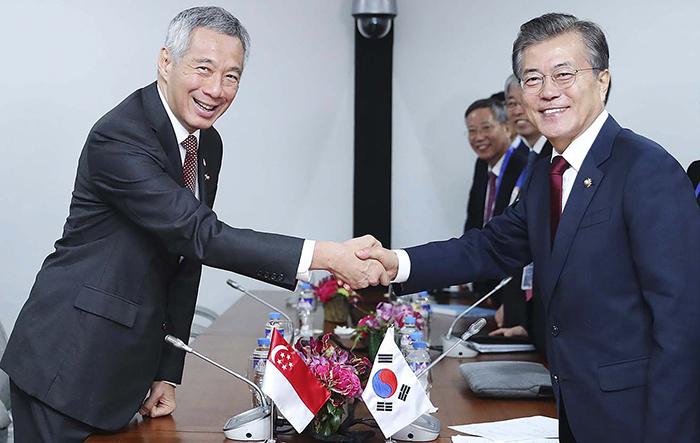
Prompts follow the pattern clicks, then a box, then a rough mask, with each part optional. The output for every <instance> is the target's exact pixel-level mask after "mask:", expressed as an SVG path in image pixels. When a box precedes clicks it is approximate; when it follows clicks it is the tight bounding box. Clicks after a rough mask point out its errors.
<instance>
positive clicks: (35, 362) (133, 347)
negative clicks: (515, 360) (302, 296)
mask: <svg viewBox="0 0 700 443" xmlns="http://www.w3.org/2000/svg"><path fill="white" fill-rule="evenodd" d="M248 48H249V37H248V33H247V31H246V30H245V28H244V27H243V25H241V23H240V22H239V21H238V20H237V19H236V18H235V17H234V16H233V15H231V14H230V13H229V12H227V11H226V10H224V9H222V8H218V7H197V8H191V9H188V10H185V11H183V12H181V13H180V14H178V15H177V16H176V17H175V18H174V19H173V20H172V22H171V23H170V26H169V28H168V34H167V38H166V42H165V45H164V46H163V47H162V48H161V50H160V53H159V57H158V79H157V81H156V82H154V83H152V84H151V85H149V86H146V87H145V88H142V89H139V90H137V91H136V92H134V93H133V94H131V95H130V96H129V97H127V98H126V99H125V100H124V101H123V102H122V103H121V104H119V105H118V106H117V107H115V108H114V109H113V110H111V111H110V112H109V113H107V115H105V116H104V117H103V118H102V119H100V120H99V121H98V122H97V123H96V124H95V126H94V127H93V128H92V130H91V131H90V133H89V135H88V139H87V142H86V143H85V146H84V148H83V151H82V154H81V156H80V160H79V164H78V173H77V177H76V181H75V189H74V191H73V197H72V200H71V205H70V214H69V216H68V219H67V220H66V223H65V226H64V230H63V236H62V238H61V239H60V240H58V241H57V242H56V250H55V251H54V252H53V253H52V254H51V255H49V256H48V257H47V258H46V260H45V262H44V264H43V266H42V268H41V270H40V271H39V274H38V275H37V278H36V282H35V284H34V287H33V288H32V291H31V293H30V295H29V299H28V300H27V302H26V304H25V305H24V307H23V309H22V311H21V312H20V315H19V318H18V319H17V322H16V324H15V327H14V330H13V332H12V335H11V337H10V340H9V344H8V346H7V350H6V352H5V355H4V356H3V359H2V363H1V364H2V368H3V369H4V370H5V371H6V372H7V373H8V374H9V376H10V379H11V381H12V385H11V390H12V406H13V414H14V421H15V439H16V441H18V442H22V443H24V442H31V443H35V442H45V443H49V442H80V441H84V440H85V439H86V438H87V437H88V436H89V435H90V434H91V433H93V432H95V431H98V430H115V429H118V428H120V427H122V426H124V425H125V424H126V423H127V422H128V421H129V420H130V419H131V418H132V417H133V415H134V414H135V413H136V412H137V411H140V412H141V414H143V415H148V416H151V417H160V416H163V415H168V414H170V413H171V412H172V411H173V410H174V409H175V388H174V386H173V385H175V384H178V383H180V381H181V378H182V371H183V365H184V353H183V352H182V351H179V350H176V349H174V348H172V347H170V346H168V345H166V344H165V343H164V340H163V339H164V337H165V335H166V334H170V335H174V336H176V337H179V338H180V339H182V340H184V341H187V339H188V338H189V332H190V327H191V323H192V317H193V314H194V308H195V303H196V300H197V291H198V286H199V280H200V275H201V269H202V265H207V266H212V267H216V268H221V269H226V270H230V271H234V272H237V273H240V274H244V275H247V276H249V277H252V278H256V279H258V280H262V281H264V282H267V283H270V284H273V285H277V286H280V287H283V288H286V289H293V288H294V287H295V284H296V281H297V279H308V271H309V270H310V269H327V270H329V271H331V272H333V273H334V274H335V275H336V276H337V277H338V278H342V279H343V280H345V281H347V282H348V283H349V284H350V285H351V286H353V287H355V288H359V287H366V286H367V285H369V284H376V283H378V282H380V281H384V282H385V284H388V280H386V273H385V272H384V269H383V267H382V266H381V264H379V263H377V262H374V263H366V262H363V261H361V260H359V259H358V258H357V257H356V256H355V254H354V252H355V250H357V249H358V248H360V247H365V246H369V245H377V244H378V242H377V241H376V240H374V239H373V238H372V237H371V236H366V237H363V238H360V239H354V240H350V241H348V242H346V243H343V244H340V243H332V242H313V241H309V240H303V239H300V238H293V237H287V236H283V235H277V234H267V233H261V232H255V231H252V230H249V229H236V228H233V227H230V226H228V225H226V224H225V223H223V222H222V221H220V220H218V219H217V216H216V214H215V213H214V212H213V211H212V205H213V204H214V197H215V196H216V190H217V183H218V178H219V172H220V169H221V158H222V142H221V137H220V136H219V134H218V132H217V131H216V130H215V129H214V128H213V127H212V125H213V124H214V122H215V121H216V120H217V119H218V118H219V117H221V115H223V113H224V112H226V110H227V109H228V107H229V106H230V105H231V103H232V102H233V100H234V98H235V97H236V93H237V92H238V88H239V84H240V81H241V76H242V74H243V67H244V62H245V59H246V55H247V54H248ZM149 390H150V394H149ZM147 394H148V396H147ZM144 398H146V400H145V401H144Z"/></svg>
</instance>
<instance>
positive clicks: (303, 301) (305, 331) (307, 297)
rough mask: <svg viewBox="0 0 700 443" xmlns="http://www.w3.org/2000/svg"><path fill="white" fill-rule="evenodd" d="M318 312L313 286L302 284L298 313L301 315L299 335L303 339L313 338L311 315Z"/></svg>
mask: <svg viewBox="0 0 700 443" xmlns="http://www.w3.org/2000/svg"><path fill="white" fill-rule="evenodd" d="M315 310H316V294H314V291H313V289H311V284H309V283H307V282H302V283H301V292H300V293H299V300H298V301H297V312H298V314H299V332H300V333H299V335H300V336H301V337H311V335H312V334H311V313H312V312H314V311H315Z"/></svg>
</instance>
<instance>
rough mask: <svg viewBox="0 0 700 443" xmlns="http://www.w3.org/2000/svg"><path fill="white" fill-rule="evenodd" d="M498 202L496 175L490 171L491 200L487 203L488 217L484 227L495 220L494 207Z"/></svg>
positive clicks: (485, 218)
mask: <svg viewBox="0 0 700 443" xmlns="http://www.w3.org/2000/svg"><path fill="white" fill-rule="evenodd" d="M495 200H496V174H494V173H493V172H490V171H489V198H488V201H487V202H486V217H484V225H486V223H488V222H489V220H491V219H492V218H493V207H494V203H495Z"/></svg>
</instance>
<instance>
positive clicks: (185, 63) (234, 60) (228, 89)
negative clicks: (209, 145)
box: [158, 28, 244, 133]
mask: <svg viewBox="0 0 700 443" xmlns="http://www.w3.org/2000/svg"><path fill="white" fill-rule="evenodd" d="M243 58H244V52H243V46H242V45H241V41H240V40H239V39H238V38H236V37H231V36H228V35H224V34H219V33H218V32H215V31H212V30H210V29H206V28H196V29H195V30H194V31H192V35H191V42H190V48H189V50H188V51H187V52H186V53H185V55H183V57H182V59H181V60H180V61H179V62H178V63H175V61H174V60H173V58H172V55H171V54H170V52H169V51H168V49H167V48H161V50H160V56H159V59H158V77H159V78H158V84H159V87H160V88H161V92H162V93H163V96H164V97H165V101H167V102H168V106H169V107H170V109H171V110H172V112H173V114H174V115H175V117H176V118H177V119H178V121H179V122H180V123H181V124H182V126H184V127H185V129H187V131H189V132H190V133H193V132H194V131H196V130H197V129H207V128H209V127H211V126H212V125H213V124H214V122H215V121H216V120H217V119H218V118H219V117H221V115H222V114H223V113H224V112H226V110H227V109H228V107H229V106H230V105H231V103H232V102H233V99H234V98H235V97H236V93H237V92H238V85H239V82H240V79H241V73H242V71H243Z"/></svg>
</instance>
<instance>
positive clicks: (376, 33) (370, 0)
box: [352, 0, 396, 38]
mask: <svg viewBox="0 0 700 443" xmlns="http://www.w3.org/2000/svg"><path fill="white" fill-rule="evenodd" d="M352 15H353V17H355V19H356V20H357V30H358V31H359V32H360V35H362V36H363V37H364V38H384V37H386V35H387V34H389V31H391V22H392V21H393V20H394V17H396V0H354V1H353V4H352Z"/></svg>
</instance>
